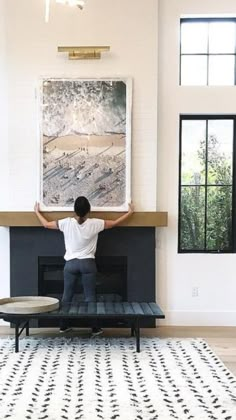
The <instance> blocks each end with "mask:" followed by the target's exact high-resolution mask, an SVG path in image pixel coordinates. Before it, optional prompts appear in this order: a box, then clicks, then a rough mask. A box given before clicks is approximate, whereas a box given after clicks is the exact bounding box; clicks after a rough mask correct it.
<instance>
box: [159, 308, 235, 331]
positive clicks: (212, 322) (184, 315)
mask: <svg viewBox="0 0 236 420" xmlns="http://www.w3.org/2000/svg"><path fill="white" fill-rule="evenodd" d="M162 309H163V308H162ZM163 312H164V314H165V319H164V320H160V321H158V322H157V323H158V325H166V326H167V325H170V326H171V325H176V326H178V325H179V326H197V327H201V326H202V327H203V326H204V327H211V326H215V327H235V326H236V311H223V312H211V311H205V312H195V311H165V310H164V309H163Z"/></svg>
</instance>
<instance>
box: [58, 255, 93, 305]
mask: <svg viewBox="0 0 236 420" xmlns="http://www.w3.org/2000/svg"><path fill="white" fill-rule="evenodd" d="M96 273H97V267H96V263H95V260H94V258H85V259H81V260H79V259H78V258H74V259H73V260H69V261H66V264H65V267H64V292H63V296H62V302H63V303H70V302H71V301H72V299H73V296H74V292H75V286H76V282H77V281H78V276H79V274H81V279H82V285H83V291H84V299H85V302H95V301H96Z"/></svg>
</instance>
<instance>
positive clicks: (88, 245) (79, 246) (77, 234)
mask: <svg viewBox="0 0 236 420" xmlns="http://www.w3.org/2000/svg"><path fill="white" fill-rule="evenodd" d="M104 225H105V222H104V220H101V219H86V220H85V222H84V223H82V224H81V225H80V224H79V223H78V222H77V220H76V219H75V218H73V217H67V218H66V219H61V220H58V227H59V229H60V230H61V231H62V232H63V233H64V240H65V247H66V253H65V256H64V258H65V260H66V261H68V260H72V259H73V258H80V259H84V258H95V252H96V248H97V240H98V234H99V232H101V231H102V230H104Z"/></svg>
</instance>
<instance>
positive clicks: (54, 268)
mask: <svg viewBox="0 0 236 420" xmlns="http://www.w3.org/2000/svg"><path fill="white" fill-rule="evenodd" d="M64 265H65V261H64V259H63V257H39V258H38V290H39V295H41V296H52V297H56V298H58V299H61V298H62V294H63V270H64ZM96 265H97V270H98V272H97V276H96V277H97V280H96V300H97V301H98V302H108V301H109V302H120V301H122V300H123V301H125V300H127V257H121V256H118V257H117V256H115V257H114V256H112V257H110V256H103V257H97V258H96ZM73 300H75V301H83V300H84V296H83V287H82V283H81V279H80V276H78V282H77V284H76V288H75V294H74V298H73Z"/></svg>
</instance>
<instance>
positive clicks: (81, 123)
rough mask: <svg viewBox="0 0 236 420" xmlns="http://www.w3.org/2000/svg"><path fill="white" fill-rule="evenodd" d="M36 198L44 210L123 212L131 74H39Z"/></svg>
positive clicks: (126, 200) (127, 187)
mask: <svg viewBox="0 0 236 420" xmlns="http://www.w3.org/2000/svg"><path fill="white" fill-rule="evenodd" d="M38 99H39V137H40V163H39V166H40V169H39V178H40V179H39V184H40V185H39V198H38V201H39V202H40V208H41V209H42V210H43V211H72V210H73V204H74V200H75V199H76V198H77V197H78V196H81V195H83V196H86V197H87V198H88V200H89V201H90V203H91V209H92V211H126V210H127V209H128V203H129V202H130V201H131V112H132V80H131V78H99V79H98V78H95V79H91V78H89V79H86V78H41V79H40V81H39V97H38Z"/></svg>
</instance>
